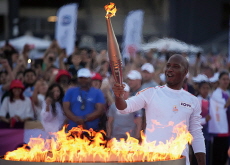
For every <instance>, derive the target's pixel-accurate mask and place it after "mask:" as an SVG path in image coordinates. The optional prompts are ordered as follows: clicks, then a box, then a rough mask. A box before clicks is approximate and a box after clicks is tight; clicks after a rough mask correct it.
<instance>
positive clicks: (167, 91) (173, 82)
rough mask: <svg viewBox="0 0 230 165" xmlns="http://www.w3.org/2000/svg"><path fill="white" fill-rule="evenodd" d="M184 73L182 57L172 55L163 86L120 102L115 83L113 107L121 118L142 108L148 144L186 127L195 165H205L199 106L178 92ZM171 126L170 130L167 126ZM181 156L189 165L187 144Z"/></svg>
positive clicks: (119, 88)
mask: <svg viewBox="0 0 230 165" xmlns="http://www.w3.org/2000/svg"><path fill="white" fill-rule="evenodd" d="M188 69H189V64H188V61H187V59H186V58H185V57H183V56H182V55H180V54H175V55H172V56H171V57H170V58H169V59H168V61H167V63H166V66H165V76H166V84H165V85H163V86H157V87H154V88H145V89H143V90H142V91H140V92H138V93H137V94H136V95H135V96H133V97H131V98H129V99H127V100H125V99H124V98H123V94H124V92H125V91H124V86H123V85H120V84H119V83H115V84H114V86H113V91H114V94H115V105H116V107H117V109H118V110H119V112H120V113H123V114H128V113H132V112H135V111H138V110H140V109H141V108H145V112H146V113H145V114H146V115H145V116H146V129H145V135H146V138H147V139H146V140H147V141H148V142H153V141H156V144H158V143H160V142H163V143H166V142H167V141H168V140H170V139H171V138H172V137H175V136H176V135H175V133H173V127H174V126H176V125H178V124H181V123H182V122H183V123H184V124H185V125H186V131H189V132H190V134H191V135H192V136H193V141H192V147H193V150H194V153H195V156H196V159H197V162H198V165H206V159H205V157H206V155H205V152H206V151H205V144H204V136H203V133H202V126H201V121H200V118H201V116H200V113H201V107H200V103H199V100H198V98H197V97H195V96H193V95H191V94H190V93H188V92H187V91H185V90H183V88H182V85H183V81H184V78H185V76H186V74H187V73H188ZM171 122H172V123H173V126H168V125H169V123H171ZM162 127H164V129H162ZM153 130H154V131H153ZM226 153H227V152H226ZM182 155H183V156H185V157H186V165H189V164H190V161H189V148H188V144H187V145H186V146H185V149H184V151H183V153H182Z"/></svg>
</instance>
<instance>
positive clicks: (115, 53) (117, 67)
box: [106, 17, 123, 84]
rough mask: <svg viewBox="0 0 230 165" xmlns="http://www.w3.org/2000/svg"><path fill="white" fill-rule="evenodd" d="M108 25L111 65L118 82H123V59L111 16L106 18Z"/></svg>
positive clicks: (108, 47) (108, 46)
mask: <svg viewBox="0 0 230 165" xmlns="http://www.w3.org/2000/svg"><path fill="white" fill-rule="evenodd" d="M106 25H107V49H108V55H109V62H110V67H111V70H112V74H113V77H114V80H115V82H116V83H119V84H122V82H123V78H122V60H121V54H120V49H119V46H118V43H117V39H116V37H115V34H114V31H113V27H112V24H111V20H110V17H109V18H106Z"/></svg>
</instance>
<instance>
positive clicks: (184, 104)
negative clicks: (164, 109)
mask: <svg viewBox="0 0 230 165" xmlns="http://www.w3.org/2000/svg"><path fill="white" fill-rule="evenodd" d="M180 105H181V106H183V107H186V108H192V106H191V104H188V103H185V102H181V103H180Z"/></svg>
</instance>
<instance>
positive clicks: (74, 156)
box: [4, 122, 192, 163]
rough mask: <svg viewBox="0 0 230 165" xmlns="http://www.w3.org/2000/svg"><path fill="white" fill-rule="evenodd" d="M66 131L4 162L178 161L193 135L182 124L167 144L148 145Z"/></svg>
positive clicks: (77, 129)
mask: <svg viewBox="0 0 230 165" xmlns="http://www.w3.org/2000/svg"><path fill="white" fill-rule="evenodd" d="M65 129H66V128H65V127H63V129H62V130H61V131H59V132H56V133H51V135H52V136H53V137H52V138H51V139H43V138H40V137H38V138H31V139H30V141H29V143H28V145H24V146H23V147H21V148H18V149H17V150H14V151H12V152H7V153H6V155H5V156H4V159H5V160H14V161H30V162H77V163H81V162H145V161H147V162H153V161H162V160H172V159H179V158H180V157H181V154H182V152H183V150H184V149H185V147H186V144H188V143H191V141H192V135H191V134H190V133H189V132H188V131H187V126H186V125H185V124H184V123H183V122H182V123H179V124H177V125H175V126H174V127H173V133H175V134H176V137H172V138H171V139H169V140H168V141H167V142H166V143H163V142H159V144H158V143H157V142H156V141H153V142H147V141H146V137H145V135H144V134H143V133H142V132H141V143H140V141H139V140H137V139H135V138H133V137H130V135H129V134H128V133H127V136H128V138H127V139H126V140H125V139H119V140H117V139H115V138H114V139H111V140H109V141H107V140H105V136H106V133H105V132H104V131H99V132H95V131H93V130H92V129H90V130H84V129H83V128H82V127H81V126H79V127H75V128H72V129H71V130H70V131H69V132H68V133H66V132H65Z"/></svg>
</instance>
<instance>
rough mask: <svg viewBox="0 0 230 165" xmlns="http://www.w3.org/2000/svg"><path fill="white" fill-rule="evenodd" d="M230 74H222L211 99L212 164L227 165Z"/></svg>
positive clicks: (229, 134)
mask: <svg viewBox="0 0 230 165" xmlns="http://www.w3.org/2000/svg"><path fill="white" fill-rule="evenodd" d="M229 83H230V80H229V73H228V72H225V71H223V72H221V73H220V75H219V86H218V88H217V89H216V90H215V91H214V92H213V94H212V96H211V98H210V116H211V120H210V121H209V132H210V133H212V134H213V148H212V151H213V154H212V164H213V165H220V164H226V162H227V159H228V156H227V150H228V146H229V137H230V132H229V122H228V121H229V115H228V114H229V110H228V109H229V105H230V97H229V96H230V95H229V93H228V90H227V89H228V86H229Z"/></svg>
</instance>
